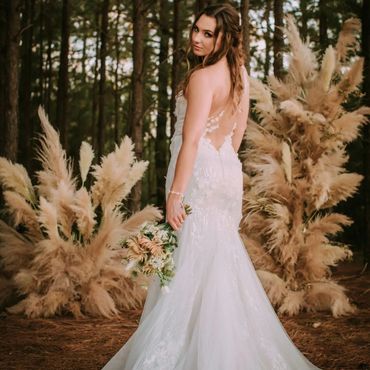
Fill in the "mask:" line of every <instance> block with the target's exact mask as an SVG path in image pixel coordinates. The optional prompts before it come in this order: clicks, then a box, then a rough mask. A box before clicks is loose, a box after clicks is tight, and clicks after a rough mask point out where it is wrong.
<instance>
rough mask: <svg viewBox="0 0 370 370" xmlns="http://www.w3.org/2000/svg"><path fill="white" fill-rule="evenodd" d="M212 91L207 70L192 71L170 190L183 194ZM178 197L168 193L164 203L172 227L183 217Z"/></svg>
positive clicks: (189, 176) (183, 213)
mask: <svg viewBox="0 0 370 370" xmlns="http://www.w3.org/2000/svg"><path fill="white" fill-rule="evenodd" d="M212 98H213V91H212V89H211V86H210V84H209V77H208V71H207V70H205V69H202V70H198V71H196V72H194V73H193V74H192V75H191V77H190V80H189V84H188V87H187V99H186V100H187V108H186V114H185V119H184V125H183V131H182V145H181V148H180V151H179V154H178V157H177V161H176V168H175V174H174V179H173V182H172V186H171V190H173V191H175V192H178V193H184V192H185V190H186V188H187V185H188V182H189V180H190V178H191V175H192V172H193V167H194V162H195V158H196V155H197V151H198V144H199V140H200V138H201V136H202V133H203V131H204V130H205V125H206V123H207V118H208V115H209V112H210V110H211V105H212ZM181 203H182V202H181V196H180V195H178V194H173V193H169V195H168V198H167V203H166V219H167V222H169V224H170V225H171V226H172V227H173V228H174V229H175V230H178V229H179V228H180V227H181V222H182V221H183V220H184V219H185V217H186V215H185V210H184V209H183V208H182V205H181Z"/></svg>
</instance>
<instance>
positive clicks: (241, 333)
mask: <svg viewBox="0 0 370 370" xmlns="http://www.w3.org/2000/svg"><path fill="white" fill-rule="evenodd" d="M241 50H242V49H241V32H240V26H239V14H238V12H237V11H236V10H235V9H234V8H233V7H232V6H231V5H228V4H221V5H220V4H218V5H211V6H208V7H207V8H205V9H204V10H203V11H201V12H200V13H199V14H198V15H197V16H196V18H195V21H194V23H193V25H192V28H191V31H190V43H189V50H188V54H190V55H191V56H192V60H193V64H194V65H193V66H192V67H193V68H192V69H190V71H189V72H188V74H187V76H186V78H185V80H184V81H183V84H182V86H180V87H181V88H182V90H181V91H180V93H179V94H178V95H177V103H176V112H175V113H176V116H177V122H176V126H175V133H174V135H173V137H172V140H171V146H170V150H171V160H170V164H169V167H168V172H167V176H166V195H167V204H166V211H167V212H166V218H167V221H168V222H169V223H170V224H171V226H172V227H173V228H174V229H175V230H176V233H177V236H178V245H179V247H178V248H177V249H176V250H175V253H174V259H175V263H176V274H175V276H174V277H173V279H172V280H171V282H170V283H169V291H168V292H166V291H163V290H161V289H160V285H159V279H158V278H157V277H155V278H154V280H153V281H152V283H151V284H150V286H149V288H148V295H147V298H146V301H145V305H144V310H143V313H142V316H141V318H140V323H139V327H138V328H137V330H136V332H135V333H134V334H133V335H132V336H131V338H130V339H129V340H128V341H127V343H126V344H125V345H124V346H123V347H122V348H121V349H120V350H119V351H118V352H117V353H116V354H115V355H114V356H113V358H111V360H110V361H109V362H108V363H107V364H106V365H105V366H104V368H103V369H104V370H113V369H117V370H118V369H121V370H123V369H125V370H146V369H147V370H260V369H264V370H273V369H279V370H282V369H289V370H305V369H318V368H317V367H316V366H314V365H313V364H312V363H310V362H309V361H308V360H307V359H306V358H305V357H304V356H303V354H302V353H301V352H300V351H299V350H298V349H297V347H295V345H294V343H293V342H292V341H291V339H290V338H289V336H288V334H287V333H286V331H285V329H284V327H283V326H282V324H281V322H280V321H279V318H278V316H277V315H276V313H275V311H274V309H273V307H272V306H271V304H270V301H269V299H268V297H267V296H266V293H265V291H264V289H263V287H262V285H261V283H260V281H259V279H258V276H257V274H256V272H255V269H254V267H253V264H252V262H251V260H250V258H249V255H248V253H247V251H246V249H245V247H244V245H243V242H242V240H241V238H240V236H239V233H238V227H239V222H240V219H241V216H242V214H241V208H242V195H243V175H242V165H241V162H240V161H239V159H238V155H237V151H238V149H239V146H240V144H241V141H242V138H243V135H244V132H245V129H246V125H247V123H246V122H247V117H248V110H249V85H248V76H247V72H246V69H245V67H244V65H243V64H244V60H243V54H242V52H241ZM184 202H185V203H187V204H189V205H190V206H191V208H192V213H191V214H190V215H186V214H185V211H184V206H183V204H184Z"/></svg>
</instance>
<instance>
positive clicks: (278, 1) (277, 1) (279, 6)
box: [273, 0, 284, 78]
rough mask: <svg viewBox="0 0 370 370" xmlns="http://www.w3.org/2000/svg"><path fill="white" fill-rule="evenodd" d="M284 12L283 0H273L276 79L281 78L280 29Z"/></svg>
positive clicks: (281, 45) (282, 41) (282, 46)
mask: <svg viewBox="0 0 370 370" xmlns="http://www.w3.org/2000/svg"><path fill="white" fill-rule="evenodd" d="M283 17H284V10H283V0H274V19H275V27H274V41H273V45H274V74H275V76H276V77H277V78H282V77H283V74H284V71H283V48H284V40H283V30H282V29H281V27H283V26H284V22H283Z"/></svg>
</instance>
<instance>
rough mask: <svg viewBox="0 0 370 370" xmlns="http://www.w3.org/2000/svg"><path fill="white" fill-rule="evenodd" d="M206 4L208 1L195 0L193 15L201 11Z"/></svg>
mask: <svg viewBox="0 0 370 370" xmlns="http://www.w3.org/2000/svg"><path fill="white" fill-rule="evenodd" d="M208 3H209V1H207V0H196V1H195V3H194V13H195V14H196V13H198V12H199V11H201V10H202V9H203V8H204V7H205V6H206V5H208Z"/></svg>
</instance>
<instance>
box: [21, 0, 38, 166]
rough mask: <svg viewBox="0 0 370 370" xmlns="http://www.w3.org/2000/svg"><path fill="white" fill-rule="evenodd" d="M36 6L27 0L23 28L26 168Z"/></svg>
mask: <svg viewBox="0 0 370 370" xmlns="http://www.w3.org/2000/svg"><path fill="white" fill-rule="evenodd" d="M34 7H35V0H26V1H25V7H24V17H23V24H22V29H23V30H24V31H23V34H22V36H23V40H22V69H21V86H22V89H21V91H20V94H19V105H20V117H19V118H20V128H21V129H20V135H19V136H20V141H19V146H20V157H21V162H22V163H24V164H25V166H26V168H28V169H30V163H31V162H30V159H31V157H32V155H31V138H32V136H33V132H32V131H33V130H32V127H31V122H32V120H31V76H32V43H33V29H34V24H33V22H34Z"/></svg>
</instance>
